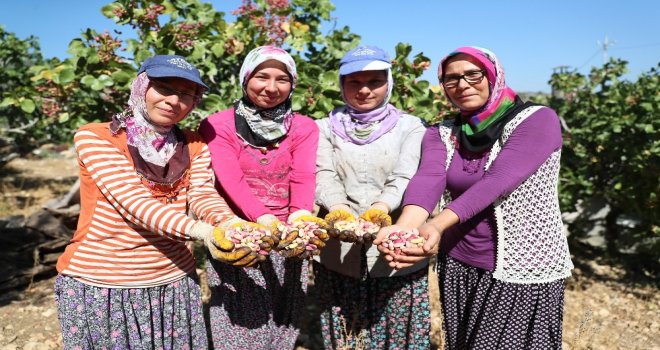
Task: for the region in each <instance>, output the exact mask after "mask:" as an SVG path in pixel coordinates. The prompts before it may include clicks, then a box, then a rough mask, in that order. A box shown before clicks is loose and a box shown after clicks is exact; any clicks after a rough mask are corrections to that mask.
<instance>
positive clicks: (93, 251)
mask: <svg viewBox="0 0 660 350" xmlns="http://www.w3.org/2000/svg"><path fill="white" fill-rule="evenodd" d="M184 134H185V137H186V140H188V141H187V142H188V151H189V153H190V163H191V169H190V179H189V185H188V186H187V187H184V188H182V189H181V190H180V191H179V193H178V195H177V196H176V197H174V198H171V199H170V201H167V202H166V203H163V202H161V201H159V200H158V199H156V198H155V197H154V195H153V194H152V193H151V191H150V190H149V188H147V187H146V186H145V185H144V184H143V183H142V181H141V179H140V177H139V176H138V174H137V173H136V171H135V168H134V166H133V160H132V158H131V156H130V153H129V150H128V146H127V142H126V134H125V133H124V132H120V133H118V134H117V135H112V133H111V132H110V130H109V128H108V123H96V124H89V125H86V126H83V127H82V128H80V129H79V130H78V132H77V133H76V135H75V137H74V143H75V148H76V152H77V153H78V163H79V166H80V195H81V198H80V201H81V209H80V218H79V220H78V227H77V230H76V232H75V233H74V235H73V238H72V240H71V242H70V243H69V245H68V246H67V248H66V250H65V251H64V253H63V254H62V256H61V257H60V258H59V260H58V262H57V270H58V271H59V272H60V273H61V274H64V275H68V276H71V277H74V278H76V279H77V280H79V281H81V282H83V283H87V284H91V285H96V286H101V287H117V288H139V287H150V286H157V285H164V284H167V283H170V282H173V281H176V280H178V279H180V278H182V277H184V276H185V275H186V274H189V273H192V272H193V271H194V269H195V258H194V256H193V254H192V249H191V240H192V238H191V237H190V236H189V235H188V233H189V232H190V231H191V228H192V226H193V224H195V223H196V222H197V221H196V220H194V219H192V218H190V217H189V216H188V215H187V213H188V212H189V211H190V212H192V213H194V214H195V215H196V216H197V218H199V219H200V220H203V221H205V222H207V223H209V224H212V225H216V224H219V223H221V222H224V221H226V220H229V219H233V218H235V215H234V213H232V212H231V210H230V209H229V207H228V206H227V203H226V202H225V200H224V199H223V198H222V197H221V196H220V195H218V193H217V191H216V189H215V188H214V178H213V170H212V168H211V164H210V163H211V157H210V154H209V152H208V149H207V147H206V144H205V143H204V142H203V141H202V139H201V138H200V136H199V135H198V134H196V133H193V132H190V131H184Z"/></svg>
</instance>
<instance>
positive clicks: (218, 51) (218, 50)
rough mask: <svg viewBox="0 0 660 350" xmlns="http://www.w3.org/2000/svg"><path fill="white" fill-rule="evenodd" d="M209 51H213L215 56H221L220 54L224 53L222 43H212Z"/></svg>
mask: <svg viewBox="0 0 660 350" xmlns="http://www.w3.org/2000/svg"><path fill="white" fill-rule="evenodd" d="M211 52H213V55H214V56H215V57H222V55H223V54H224V53H225V46H224V43H215V44H213V46H211Z"/></svg>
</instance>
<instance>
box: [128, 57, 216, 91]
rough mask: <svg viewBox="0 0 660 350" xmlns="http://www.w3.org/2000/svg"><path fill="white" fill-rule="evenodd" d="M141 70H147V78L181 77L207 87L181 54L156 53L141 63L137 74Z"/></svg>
mask: <svg viewBox="0 0 660 350" xmlns="http://www.w3.org/2000/svg"><path fill="white" fill-rule="evenodd" d="M142 72H147V76H148V77H149V78H181V79H186V80H189V81H192V82H193V83H195V84H198V85H201V86H203V87H204V88H205V89H208V88H209V87H208V86H206V84H204V82H203V81H202V78H201V76H200V74H199V71H198V70H197V68H195V66H193V65H192V64H190V63H188V61H186V59H185V58H183V57H181V56H176V55H156V56H153V57H150V58H148V59H147V60H146V61H144V63H142V66H141V67H140V70H138V74H140V73H142Z"/></svg>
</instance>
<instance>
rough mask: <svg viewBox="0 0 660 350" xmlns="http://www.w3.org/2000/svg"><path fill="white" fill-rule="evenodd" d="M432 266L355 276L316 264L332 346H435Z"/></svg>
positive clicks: (327, 342) (321, 305) (325, 333)
mask: <svg viewBox="0 0 660 350" xmlns="http://www.w3.org/2000/svg"><path fill="white" fill-rule="evenodd" d="M427 271H428V268H423V269H421V270H419V271H417V272H413V273H412V274H410V275H407V276H400V277H383V278H353V277H348V276H344V275H342V274H340V273H337V272H334V271H331V270H328V269H326V268H325V267H323V265H321V264H319V263H315V264H314V272H315V276H314V287H315V288H316V290H318V295H319V298H318V303H319V309H320V312H321V331H322V333H323V342H324V346H325V348H326V349H356V348H359V349H374V350H376V349H378V350H380V349H392V350H394V349H401V350H403V349H409V350H413V349H415V350H416V349H429V348H430V347H431V344H430V340H431V339H430V327H431V308H430V304H429V293H428V274H427Z"/></svg>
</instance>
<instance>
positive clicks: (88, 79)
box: [80, 74, 96, 86]
mask: <svg viewBox="0 0 660 350" xmlns="http://www.w3.org/2000/svg"><path fill="white" fill-rule="evenodd" d="M80 82H81V83H82V84H84V85H87V86H92V85H93V84H94V83H95V82H96V79H95V78H94V77H93V76H91V75H89V74H87V75H85V76H84V77H82V79H80Z"/></svg>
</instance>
